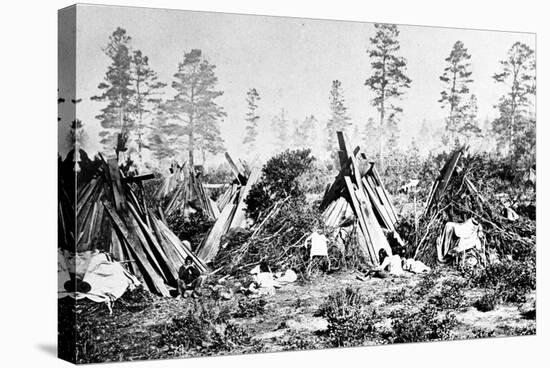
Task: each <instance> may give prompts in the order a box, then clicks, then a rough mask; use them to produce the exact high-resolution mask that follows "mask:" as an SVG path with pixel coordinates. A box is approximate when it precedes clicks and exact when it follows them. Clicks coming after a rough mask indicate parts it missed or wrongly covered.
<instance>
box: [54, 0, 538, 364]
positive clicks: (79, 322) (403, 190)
mask: <svg viewBox="0 0 550 368" xmlns="http://www.w3.org/2000/svg"><path fill="white" fill-rule="evenodd" d="M182 6H184V5H182ZM536 53H537V38H536V35H535V33H531V32H520V31H517V30H514V31H508V30H506V29H499V30H486V29H469V28H452V27H446V26H445V24H444V23H442V24H441V26H440V27H434V26H423V25H414V24H394V23H384V22H380V23H376V22H370V21H369V22H366V21H364V22H361V21H344V20H337V19H313V18H300V17H292V16H289V17H284V16H265V15H245V14H237V13H223V12H208V11H192V10H172V9H155V8H141V7H124V6H103V5H86V4H79V5H72V6H69V7H67V8H64V9H61V10H59V12H58V87H57V95H58V98H57V110H58V112H57V115H58V117H57V143H58V152H57V184H58V188H57V189H58V191H57V208H56V210H57V223H58V239H57V260H58V274H57V275H58V285H57V309H58V320H57V328H58V346H57V351H58V356H59V357H60V358H61V359H63V360H67V361H69V362H72V363H77V364H83V363H104V362H121V361H136V360H153V359H171V358H191V357H206V356H221V355H240V354H256V353H271V352H283V351H296V350H317V349H330V348H347V347H358V346H375V345H388V344H403V343H420V342H441V341H457V340H472V339H486V338H497V337H512V336H527V335H536V333H537V297H536V293H537V271H536V267H537V262H536V259H537V233H536V207H537V206H536V204H537V198H536V179H537V159H536V156H537V154H536V137H537V110H536V108H537V105H536V94H537V77H536V76H537V54H536ZM52 103H53V101H52ZM52 124H53V122H52ZM49 251H51V252H53V249H50V250H49ZM369 349H370V348H369ZM457 349H459V347H457ZM367 351H368V350H367ZM457 351H458V350H457ZM458 355H460V354H458ZM442 364H444V363H443V362H442Z"/></svg>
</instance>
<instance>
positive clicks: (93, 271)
mask: <svg viewBox="0 0 550 368" xmlns="http://www.w3.org/2000/svg"><path fill="white" fill-rule="evenodd" d="M67 258H69V259H67ZM71 266H72V267H71ZM71 268H74V269H71ZM69 272H70V273H74V274H76V277H77V278H80V279H82V281H84V282H87V283H88V284H90V286H91V289H90V291H89V292H87V293H81V292H74V293H73V292H68V291H67V290H65V287H64V285H65V282H66V281H68V280H70V275H69ZM139 284H140V282H139V281H138V279H137V278H136V277H135V276H134V275H132V274H131V273H130V272H128V271H127V270H126V269H125V268H124V267H122V265H121V264H120V263H118V262H113V261H111V260H110V259H108V257H107V254H105V253H100V252H90V251H88V252H83V253H79V254H77V255H76V256H73V255H65V254H63V253H62V252H61V251H59V252H58V298H63V297H65V296H71V297H73V298H75V299H82V298H88V299H90V300H92V301H94V302H97V303H100V302H106V303H109V302H111V301H113V300H116V299H118V298H120V297H121V296H122V294H124V292H126V290H128V289H130V290H133V289H134V288H135V287H137V286H138V285H139Z"/></svg>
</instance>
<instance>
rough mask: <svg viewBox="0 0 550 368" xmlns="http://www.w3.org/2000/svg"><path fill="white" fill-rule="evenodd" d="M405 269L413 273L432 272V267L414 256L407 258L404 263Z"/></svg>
mask: <svg viewBox="0 0 550 368" xmlns="http://www.w3.org/2000/svg"><path fill="white" fill-rule="evenodd" d="M403 269H404V270H405V271H409V272H412V273H424V272H430V270H431V268H430V267H428V266H426V265H425V264H424V263H422V262H421V261H416V260H414V259H412V258H410V259H407V260H405V263H404V264H403Z"/></svg>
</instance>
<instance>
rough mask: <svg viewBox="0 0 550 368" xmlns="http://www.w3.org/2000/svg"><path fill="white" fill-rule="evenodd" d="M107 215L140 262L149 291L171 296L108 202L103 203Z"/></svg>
mask: <svg viewBox="0 0 550 368" xmlns="http://www.w3.org/2000/svg"><path fill="white" fill-rule="evenodd" d="M103 205H104V206H105V209H106V210H107V213H108V214H109V216H110V217H111V219H112V220H113V224H114V225H115V227H116V228H117V230H118V231H119V232H120V234H121V235H122V237H123V239H125V241H126V242H128V250H129V252H130V255H131V257H132V258H133V259H135V260H136V261H137V262H138V267H140V268H141V270H140V271H141V273H142V275H143V277H144V280H145V281H146V282H148V283H149V285H148V286H149V289H151V290H152V291H156V292H158V293H160V294H161V295H163V296H170V292H169V291H168V289H167V288H166V285H165V284H164V281H163V279H162V277H161V276H160V275H159V273H158V271H157V270H155V269H154V268H153V266H152V265H151V263H150V262H149V259H148V258H149V257H148V256H147V255H146V250H145V249H144V248H143V246H142V244H141V242H140V241H139V239H136V237H135V235H133V234H131V233H130V231H129V230H128V228H127V227H126V225H125V224H124V222H123V221H122V219H121V218H120V217H119V216H118V214H117V213H116V211H115V209H114V208H113V207H112V206H111V204H109V203H108V202H103Z"/></svg>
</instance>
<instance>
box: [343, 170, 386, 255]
mask: <svg viewBox="0 0 550 368" xmlns="http://www.w3.org/2000/svg"><path fill="white" fill-rule="evenodd" d="M344 181H345V183H346V187H347V189H348V194H349V198H350V200H351V206H352V208H353V210H354V212H355V216H356V218H357V222H358V223H359V228H360V230H361V232H362V233H363V234H364V236H365V240H366V244H365V247H364V248H362V249H361V250H362V251H363V253H364V255H365V256H366V257H368V258H370V260H371V262H372V263H373V264H374V265H378V257H376V254H375V253H374V247H373V246H372V240H371V239H370V236H369V231H368V229H367V225H366V222H365V219H364V217H363V216H364V213H363V211H361V207H360V205H359V201H358V200H357V197H356V194H355V188H354V187H353V183H352V182H351V178H350V177H349V176H345V177H344Z"/></svg>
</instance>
